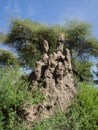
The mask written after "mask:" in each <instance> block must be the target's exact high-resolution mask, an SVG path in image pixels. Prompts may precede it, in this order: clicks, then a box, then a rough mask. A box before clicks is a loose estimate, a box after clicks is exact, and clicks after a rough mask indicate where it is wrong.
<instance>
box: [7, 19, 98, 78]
mask: <svg viewBox="0 0 98 130" xmlns="http://www.w3.org/2000/svg"><path fill="white" fill-rule="evenodd" d="M59 33H64V35H65V47H67V48H69V49H70V52H71V56H72V58H73V59H76V60H79V61H80V60H82V61H83V60H88V61H89V57H90V56H98V40H97V39H96V38H95V37H94V36H92V27H91V25H90V24H88V23H86V22H83V21H79V20H77V19H75V20H71V21H67V22H66V23H65V24H64V25H59V24H56V25H53V26H49V25H46V24H41V23H38V22H36V21H35V22H34V21H30V20H29V19H24V20H22V19H13V20H12V22H11V24H10V30H9V33H8V35H7V40H6V41H5V42H6V43H8V44H11V45H12V46H14V47H15V48H16V49H17V50H18V52H19V56H20V59H21V60H22V65H23V66H25V67H33V69H34V67H35V63H36V61H37V60H38V59H39V58H40V57H41V54H42V47H41V46H42V42H43V40H44V39H46V40H47V41H48V42H49V47H50V49H49V53H50V52H52V51H53V50H54V49H55V48H56V46H57V37H58V34H59ZM84 62H85V61H84ZM74 66H76V68H78V64H76V63H75V65H74ZM81 68H82V67H81ZM84 68H85V67H84ZM84 68H82V69H81V70H80V71H81V72H80V74H82V76H83V77H85V76H86V75H87V76H89V77H91V73H90V71H89V69H87V70H86V71H85V73H84V72H83V71H82V70H84ZM88 68H90V67H88ZM76 71H77V70H76ZM87 71H89V72H87ZM86 72H87V74H86ZM88 73H89V74H88ZM83 74H84V75H83ZM86 78H87V77H86Z"/></svg>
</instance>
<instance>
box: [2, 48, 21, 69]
mask: <svg viewBox="0 0 98 130" xmlns="http://www.w3.org/2000/svg"><path fill="white" fill-rule="evenodd" d="M18 63H19V58H18V56H16V54H14V53H13V52H11V51H8V50H6V49H0V65H1V66H3V65H16V64H18Z"/></svg>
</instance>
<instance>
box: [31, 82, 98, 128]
mask: <svg viewBox="0 0 98 130" xmlns="http://www.w3.org/2000/svg"><path fill="white" fill-rule="evenodd" d="M78 89H79V93H78V94H77V97H76V98H75V99H74V101H73V102H72V104H71V106H70V107H69V108H68V110H67V112H66V113H63V112H59V113H58V114H57V115H54V116H51V117H50V118H48V119H44V120H40V121H38V122H36V123H35V125H34V130H46V129H47V130H97V129H98V88H96V87H94V86H93V85H88V84H87V83H86V82H83V83H80V84H79V88H78ZM32 129H33V128H32Z"/></svg>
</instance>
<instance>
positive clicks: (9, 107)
mask: <svg viewBox="0 0 98 130" xmlns="http://www.w3.org/2000/svg"><path fill="white" fill-rule="evenodd" d="M22 73H23V72H21V71H20V68H18V67H14V68H11V67H3V68H0V130H3V129H6V130H15V129H16V130H17V129H18V130H19V129H20V128H21V130H26V129H25V128H24V126H25V125H24V123H23V127H21V124H20V123H22V122H21V121H22V120H21V116H23V115H21V114H23V113H22V106H23V105H24V104H25V103H26V102H29V103H30V102H31V103H37V102H39V101H41V100H43V95H42V94H41V93H40V91H39V89H32V90H31V91H29V90H28V88H27V86H28V84H29V83H28V82H26V81H24V80H21V75H22ZM34 94H35V95H34ZM16 127H17V128H16ZM18 127H19V128H18Z"/></svg>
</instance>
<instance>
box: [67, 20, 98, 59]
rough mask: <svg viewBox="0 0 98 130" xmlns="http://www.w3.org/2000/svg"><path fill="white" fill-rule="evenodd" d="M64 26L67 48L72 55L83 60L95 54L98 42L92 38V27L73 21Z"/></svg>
mask: <svg viewBox="0 0 98 130" xmlns="http://www.w3.org/2000/svg"><path fill="white" fill-rule="evenodd" d="M65 26H66V28H67V29H66V31H67V33H68V39H69V43H68V45H67V47H68V48H69V49H70V50H71V51H72V52H71V53H72V55H73V54H75V57H78V58H80V59H84V58H88V56H90V55H95V54H96V51H97V50H98V40H97V39H96V38H95V37H94V36H92V27H91V25H90V24H89V23H86V22H83V21H79V20H77V19H74V20H72V21H68V22H67V23H66V24H65ZM97 54H98V53H97Z"/></svg>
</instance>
